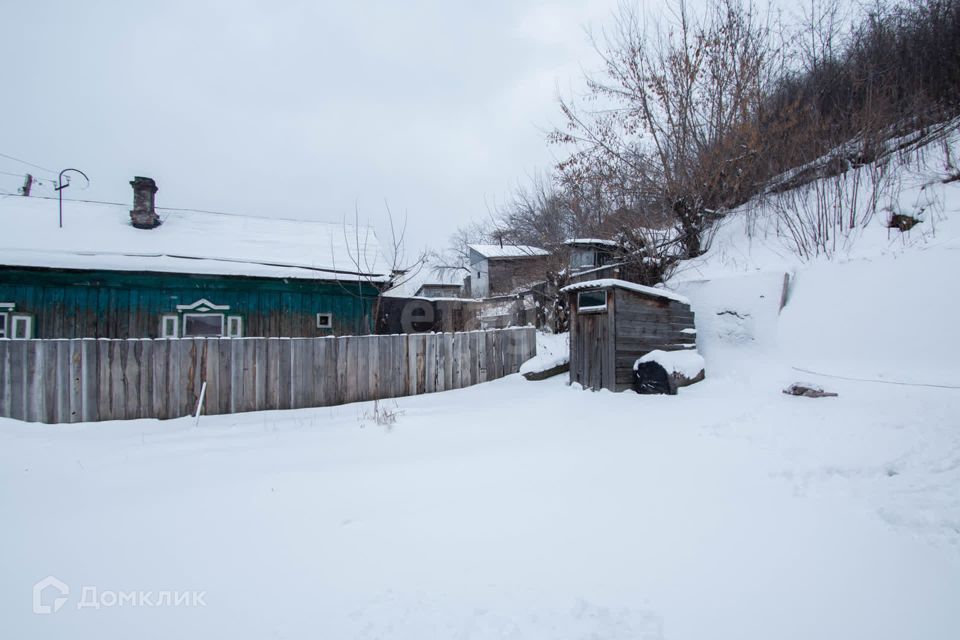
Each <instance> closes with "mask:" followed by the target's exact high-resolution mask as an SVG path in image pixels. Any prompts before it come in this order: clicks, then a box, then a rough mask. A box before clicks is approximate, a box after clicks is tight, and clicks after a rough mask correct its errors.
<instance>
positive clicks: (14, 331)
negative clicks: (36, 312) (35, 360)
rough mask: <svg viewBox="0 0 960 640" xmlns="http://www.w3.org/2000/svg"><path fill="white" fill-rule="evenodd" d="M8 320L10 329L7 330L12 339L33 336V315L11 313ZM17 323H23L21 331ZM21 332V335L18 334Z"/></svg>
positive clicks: (27, 338)
mask: <svg viewBox="0 0 960 640" xmlns="http://www.w3.org/2000/svg"><path fill="white" fill-rule="evenodd" d="M8 321H9V322H10V329H9V330H8V332H7V333H8V334H9V335H8V336H7V337H9V338H12V339H13V340H30V339H31V338H33V316H31V315H29V314H26V313H11V314H10V318H9V320H8ZM17 325H23V326H24V329H23V331H22V332H21V331H20V330H19V328H18V326H17ZM20 333H22V334H23V335H18V334H20Z"/></svg>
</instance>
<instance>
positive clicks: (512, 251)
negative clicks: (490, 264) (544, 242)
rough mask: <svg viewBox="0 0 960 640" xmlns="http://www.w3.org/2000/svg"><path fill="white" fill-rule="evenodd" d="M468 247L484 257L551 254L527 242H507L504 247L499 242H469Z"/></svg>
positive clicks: (526, 256)
mask: <svg viewBox="0 0 960 640" xmlns="http://www.w3.org/2000/svg"><path fill="white" fill-rule="evenodd" d="M467 247H469V248H470V249H471V250H472V251H476V252H477V253H479V254H480V255H481V256H483V257H484V258H532V257H534V256H548V255H550V252H549V251H547V250H546V249H541V248H540V247H531V246H528V245H525V244H505V245H503V246H502V247H501V246H500V245H498V244H468V245H467Z"/></svg>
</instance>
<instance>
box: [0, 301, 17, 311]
mask: <svg viewBox="0 0 960 640" xmlns="http://www.w3.org/2000/svg"><path fill="white" fill-rule="evenodd" d="M16 308H17V303H16V302H0V311H13V310H14V309H16Z"/></svg>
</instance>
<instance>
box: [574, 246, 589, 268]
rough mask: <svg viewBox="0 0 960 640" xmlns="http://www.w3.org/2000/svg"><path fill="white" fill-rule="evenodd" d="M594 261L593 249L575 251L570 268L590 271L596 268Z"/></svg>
mask: <svg viewBox="0 0 960 640" xmlns="http://www.w3.org/2000/svg"><path fill="white" fill-rule="evenodd" d="M594 260H595V257H594V252H593V250H592V249H574V250H573V251H572V252H571V253H570V266H571V267H573V268H574V269H589V268H591V267H593V266H594Z"/></svg>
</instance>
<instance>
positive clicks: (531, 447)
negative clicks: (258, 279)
mask: <svg viewBox="0 0 960 640" xmlns="http://www.w3.org/2000/svg"><path fill="white" fill-rule="evenodd" d="M958 191H960V186H958V183H953V185H952V186H951V185H948V186H946V187H945V191H944V200H943V202H944V207H943V211H942V213H941V215H940V218H939V219H938V222H937V223H938V226H937V233H936V234H935V236H930V237H928V238H926V239H925V240H923V241H922V242H911V243H904V242H902V240H900V241H899V242H900V244H899V245H883V244H882V242H880V240H878V242H877V243H873V244H871V242H869V241H865V242H864V243H863V244H862V247H863V249H862V251H861V253H848V254H847V255H846V256H844V257H843V258H839V257H838V258H837V259H835V260H834V261H815V262H812V263H797V262H796V261H790V260H786V261H785V262H784V263H781V262H778V261H779V260H782V259H783V257H782V255H780V254H776V253H775V252H771V253H764V252H762V251H761V252H758V253H751V252H750V251H748V250H747V249H745V248H744V247H741V248H740V249H738V250H737V251H736V252H734V251H733V244H732V243H733V236H732V235H731V236H729V237H718V240H720V242H719V243H718V245H717V247H718V248H717V249H715V250H714V251H713V252H712V253H711V254H710V255H708V256H707V257H706V258H704V259H703V260H701V261H700V264H699V265H697V267H696V269H688V270H687V271H686V272H685V273H686V275H685V276H684V277H683V278H678V282H677V283H675V285H674V286H675V287H676V288H677V289H678V290H679V292H680V293H682V294H683V295H685V296H687V297H689V298H690V299H691V301H692V304H693V306H694V308H695V310H696V311H697V329H698V342H699V346H700V352H701V353H702V354H703V355H704V357H705V358H706V361H707V376H708V377H707V379H706V380H705V381H704V382H702V383H699V384H697V385H694V386H692V387H687V388H683V389H680V391H679V395H678V396H675V397H666V396H637V395H635V394H633V393H632V392H625V393H620V394H611V393H608V392H605V391H603V392H598V393H590V392H586V391H582V390H580V389H578V388H576V387H571V386H568V385H567V384H566V381H565V378H564V377H563V376H561V377H557V378H553V379H550V380H547V381H543V382H528V381H526V380H524V379H523V378H522V377H521V376H520V375H514V376H510V377H508V378H504V379H501V380H498V381H496V382H492V383H488V384H484V385H480V386H477V387H473V388H469V389H463V390H459V391H451V392H446V393H441V394H433V395H428V396H419V397H415V398H404V399H400V400H398V401H397V402H396V403H394V402H392V401H391V402H389V403H386V404H385V406H386V407H387V408H388V409H390V410H395V411H397V420H396V422H395V424H393V425H392V426H389V427H387V426H381V425H379V424H377V423H376V421H375V420H374V419H373V413H374V408H373V406H372V404H370V403H364V404H355V405H347V406H342V407H334V408H326V409H314V410H303V411H291V412H273V413H256V414H242V415H235V416H218V417H210V418H204V419H202V420H201V421H200V425H199V427H195V426H194V424H193V421H192V420H189V419H184V420H174V421H168V422H155V421H137V422H127V423H102V424H88V425H74V426H67V425H63V426H56V427H54V426H41V425H33V424H23V423H18V422H14V421H9V420H7V421H0V514H2V520H0V638H61V637H71V638H127V637H131V636H133V637H138V638H139V637H144V638H171V637H178V638H211V637H214V638H222V637H229V638H306V637H311V638H415V639H418V640H419V639H425V638H444V639H446V638H551V639H553V638H603V639H605V640H618V639H626V638H630V639H635V638H644V639H663V638H669V639H684V638H738V639H742V638H757V639H763V640H769V639H771V638H777V639H783V638H803V639H809V638H842V639H844V640H848V639H851V638H870V639H879V638H891V639H893V638H896V639H902V638H925V639H933V638H943V639H948V638H949V639H953V638H957V637H960V389H958V388H957V387H960V368H958V366H957V363H958V362H960V340H958V339H957V337H956V335H955V332H954V331H953V327H954V325H955V324H956V319H957V317H958V316H960V302H958V299H957V286H956V283H955V274H956V273H958V270H960V269H958V267H960V251H958V249H960V198H958V197H957V193H958ZM897 233H898V232H897ZM917 235H919V234H914V237H916V236H917ZM876 236H877V237H878V238H881V239H882V234H879V233H878V234H876ZM895 240H896V239H895ZM891 246H892V247H893V248H891ZM734 253H736V255H737V256H738V257H737V260H736V261H734V262H735V264H734V262H731V261H730V260H728V258H729V257H730V256H731V255H734ZM774 255H775V257H776V260H774V259H772V258H771V259H766V258H763V257H762V256H774ZM758 256H761V257H758ZM784 271H789V272H791V273H792V274H793V275H794V276H795V277H794V278H793V279H792V281H793V285H792V286H791V290H790V296H789V302H788V304H787V306H786V307H785V308H784V309H783V311H782V313H781V312H780V309H779V305H780V296H781V292H782V284H783V273H784ZM706 277H709V278H710V280H709V281H706V280H704V278H706ZM680 280H683V281H682V282H681V281H680ZM554 346H556V345H554ZM798 380H809V381H810V382H813V383H815V384H818V385H821V386H823V387H825V388H826V389H828V390H830V391H835V392H838V393H839V397H837V398H823V399H810V398H798V397H792V396H787V395H784V394H783V393H782V392H781V390H782V389H783V388H784V387H786V386H787V385H788V384H790V383H792V382H796V381H798ZM924 385H927V386H924ZM47 576H55V577H56V578H57V579H59V580H60V581H61V582H62V583H64V584H65V585H66V586H67V587H69V593H68V594H66V595H64V596H63V597H65V598H66V600H65V601H64V604H63V605H62V608H60V610H59V611H58V612H56V613H50V614H36V613H33V610H32V606H33V601H32V589H33V585H34V584H35V583H36V582H37V581H39V580H41V579H43V578H45V577H47ZM85 587H90V589H86V590H85V589H84V588H85ZM92 589H96V592H97V597H98V604H100V605H102V606H100V607H99V608H95V607H92V606H82V607H78V604H83V603H84V596H86V597H87V599H88V600H87V604H89V603H91V602H92V599H91V598H90V596H91V595H92V593H93V590H92ZM145 592H150V595H149V597H146V598H145V599H144V601H143V602H140V601H136V603H135V604H131V600H130V599H129V594H131V593H132V594H134V595H135V596H139V597H142V596H144V595H145ZM162 592H167V593H168V594H169V593H173V592H176V593H181V594H182V593H191V592H200V593H201V594H202V599H201V602H199V603H197V606H186V604H184V603H182V602H181V605H180V606H170V604H169V603H168V602H167V601H165V600H164V599H163V598H162V597H161V596H160V595H159V594H161V593H162ZM106 594H110V595H106ZM117 594H120V595H123V596H125V597H124V598H123V599H122V600H121V598H120V597H119V596H117ZM41 595H42V598H41V605H44V604H45V605H51V604H53V603H54V598H55V597H56V596H57V595H58V593H56V592H55V588H54V587H50V588H48V589H47V590H46V591H45V592H44V594H41ZM115 596H116V599H115ZM158 600H160V602H159V603H158V602H157V601H158ZM170 600H174V599H173V598H171V599H170ZM121 602H122V603H124V605H125V606H120V603H121ZM111 603H113V604H111Z"/></svg>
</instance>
